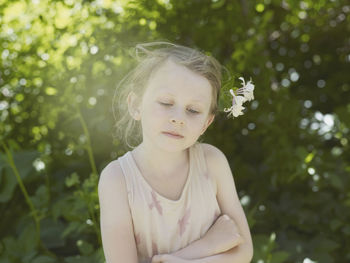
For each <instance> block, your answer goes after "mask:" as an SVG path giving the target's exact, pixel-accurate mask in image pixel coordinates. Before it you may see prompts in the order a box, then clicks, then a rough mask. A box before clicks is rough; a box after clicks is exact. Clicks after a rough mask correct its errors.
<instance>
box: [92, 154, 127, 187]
mask: <svg viewBox="0 0 350 263" xmlns="http://www.w3.org/2000/svg"><path fill="white" fill-rule="evenodd" d="M115 187H118V188H120V187H122V188H123V187H125V180H124V178H123V171H122V168H121V166H120V163H119V161H118V160H114V161H111V162H110V163H109V164H108V165H107V166H106V167H105V168H103V170H102V171H101V174H100V178H99V181H98V190H99V194H100V193H102V191H103V190H107V189H108V188H115Z"/></svg>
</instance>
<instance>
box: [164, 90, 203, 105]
mask: <svg viewBox="0 0 350 263" xmlns="http://www.w3.org/2000/svg"><path fill="white" fill-rule="evenodd" d="M159 95H170V96H172V97H174V94H172V93H171V92H164V93H160V94H159ZM199 97H200V98H202V99H201V100H198V99H192V100H191V101H195V102H202V103H204V100H205V97H203V96H199Z"/></svg>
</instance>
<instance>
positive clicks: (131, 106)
mask: <svg viewBox="0 0 350 263" xmlns="http://www.w3.org/2000/svg"><path fill="white" fill-rule="evenodd" d="M127 101H128V110H129V113H130V115H131V117H133V119H134V120H136V121H138V120H140V119H141V114H140V107H139V103H138V96H137V95H136V94H135V92H133V91H131V92H130V93H129V95H128V98H127Z"/></svg>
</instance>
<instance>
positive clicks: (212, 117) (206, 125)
mask: <svg viewBox="0 0 350 263" xmlns="http://www.w3.org/2000/svg"><path fill="white" fill-rule="evenodd" d="M214 118H215V114H209V115H208V118H207V121H206V122H205V125H204V127H203V129H202V132H201V135H202V134H203V133H204V132H205V131H206V130H207V128H208V127H209V125H210V124H211V123H212V122H213V121H214Z"/></svg>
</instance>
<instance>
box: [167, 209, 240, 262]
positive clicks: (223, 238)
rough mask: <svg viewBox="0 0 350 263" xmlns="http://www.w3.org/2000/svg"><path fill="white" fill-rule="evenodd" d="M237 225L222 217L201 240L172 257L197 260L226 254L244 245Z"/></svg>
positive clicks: (174, 253)
mask: <svg viewBox="0 0 350 263" xmlns="http://www.w3.org/2000/svg"><path fill="white" fill-rule="evenodd" d="M242 241H243V240H242V237H241V236H240V235H239V233H238V229H237V226H236V223H235V222H234V221H233V220H232V219H230V218H229V217H228V216H227V217H226V218H225V216H224V215H221V216H220V217H219V218H218V219H217V220H216V222H215V223H214V224H213V225H212V226H211V227H210V229H209V230H208V231H207V233H206V234H205V235H204V236H203V237H202V238H200V239H198V240H196V241H194V242H192V243H191V244H189V245H188V246H187V247H184V248H182V249H180V250H178V251H176V252H173V253H171V255H174V256H177V257H180V258H183V259H197V258H203V257H208V256H211V255H215V254H219V253H222V252H225V251H227V250H229V249H231V248H233V247H235V246H237V245H239V244H241V243H242Z"/></svg>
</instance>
